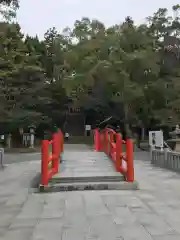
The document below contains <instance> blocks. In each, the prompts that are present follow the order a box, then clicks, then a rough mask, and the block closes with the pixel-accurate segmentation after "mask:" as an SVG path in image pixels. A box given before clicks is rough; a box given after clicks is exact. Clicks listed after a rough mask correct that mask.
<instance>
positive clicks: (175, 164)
mask: <svg viewBox="0 0 180 240" xmlns="http://www.w3.org/2000/svg"><path fill="white" fill-rule="evenodd" d="M151 163H152V164H154V165H156V166H159V167H163V168H167V169H170V170H173V171H176V172H180V153H177V152H170V151H167V150H164V151H160V150H156V149H153V150H151Z"/></svg>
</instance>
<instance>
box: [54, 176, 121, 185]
mask: <svg viewBox="0 0 180 240" xmlns="http://www.w3.org/2000/svg"><path fill="white" fill-rule="evenodd" d="M124 180H125V178H124V176H123V175H119V176H81V177H79V176H77V177H56V176H55V177H53V178H52V179H51V183H79V182H84V183H85V182H86V183H87V182H88V183H89V182H90V183H94V182H120V181H124Z"/></svg>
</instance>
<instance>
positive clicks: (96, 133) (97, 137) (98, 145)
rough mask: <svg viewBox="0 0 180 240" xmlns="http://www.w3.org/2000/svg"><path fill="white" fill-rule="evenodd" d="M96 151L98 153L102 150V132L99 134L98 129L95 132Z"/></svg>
mask: <svg viewBox="0 0 180 240" xmlns="http://www.w3.org/2000/svg"><path fill="white" fill-rule="evenodd" d="M94 150H95V151H96V152H99V151H100V150H101V147H100V132H99V129H98V128H96V129H95V131H94Z"/></svg>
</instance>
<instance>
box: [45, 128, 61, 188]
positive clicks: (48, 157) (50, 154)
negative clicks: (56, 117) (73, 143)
mask: <svg viewBox="0 0 180 240" xmlns="http://www.w3.org/2000/svg"><path fill="white" fill-rule="evenodd" d="M63 144H64V138H63V134H62V132H61V130H58V132H57V133H54V134H53V135H52V140H42V145H41V186H47V185H48V182H49V180H50V179H51V178H52V177H53V176H54V175H55V174H57V173H58V172H59V164H60V157H61V156H60V155H61V153H62V152H63V151H64V149H63V148H64V145H63Z"/></svg>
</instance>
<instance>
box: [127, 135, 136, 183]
mask: <svg viewBox="0 0 180 240" xmlns="http://www.w3.org/2000/svg"><path fill="white" fill-rule="evenodd" d="M133 152H134V148H133V141H132V139H127V140H126V159H127V181H128V182H134V159H133Z"/></svg>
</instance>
